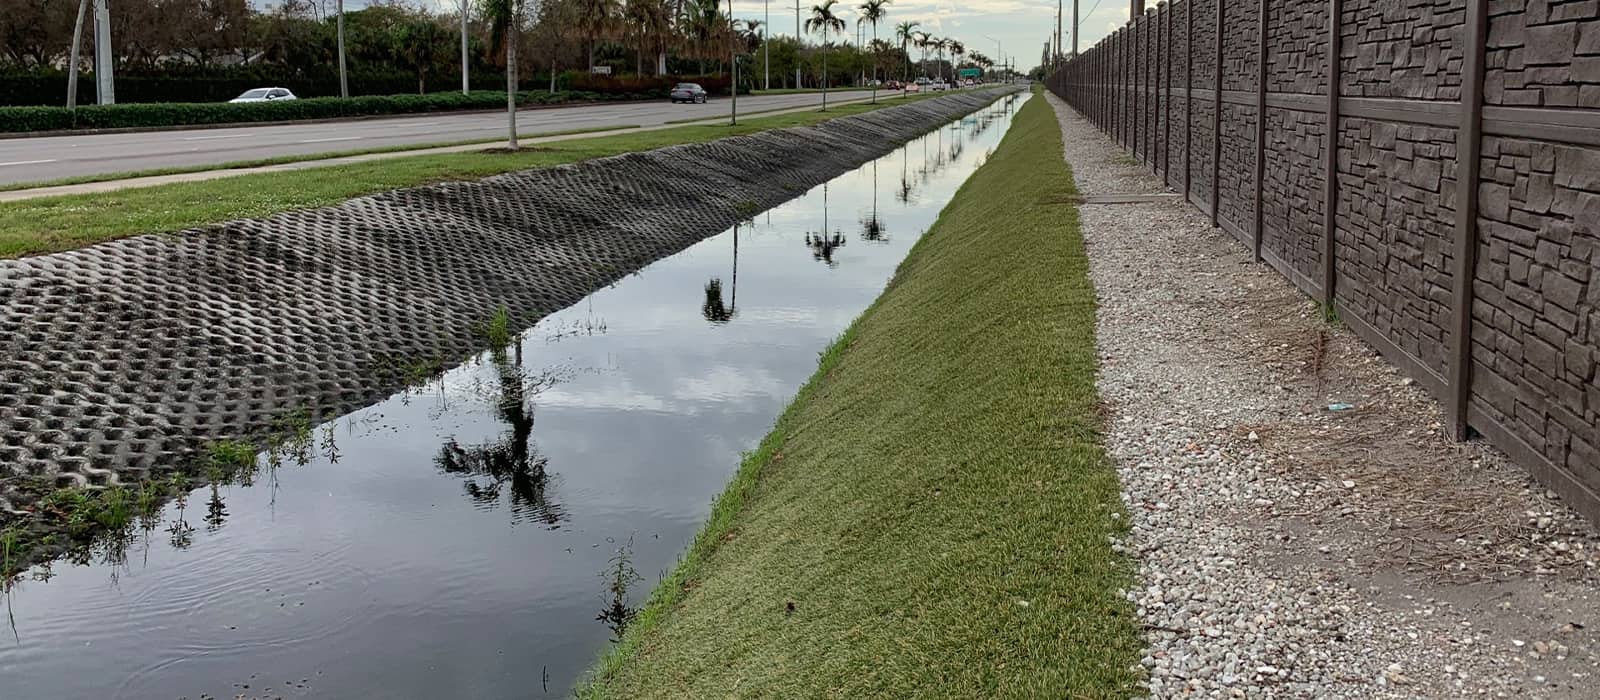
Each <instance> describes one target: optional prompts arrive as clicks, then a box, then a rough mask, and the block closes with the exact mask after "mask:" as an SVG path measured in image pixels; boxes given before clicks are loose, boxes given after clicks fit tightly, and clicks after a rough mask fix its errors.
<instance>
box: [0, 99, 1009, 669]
mask: <svg viewBox="0 0 1600 700" xmlns="http://www.w3.org/2000/svg"><path fill="white" fill-rule="evenodd" d="M1026 99H1028V98H1027V96H1025V95H1018V96H1012V97H1008V98H1004V99H1002V100H1001V101H1000V102H997V103H995V104H994V105H991V106H990V107H987V108H985V109H983V110H981V111H979V112H978V113H976V114H973V115H970V116H968V117H965V118H963V119H961V120H958V121H956V122H953V123H951V124H949V125H947V126H945V127H944V128H941V129H939V130H938V131H936V132H934V133H930V134H928V135H927V136H925V137H922V138H919V139H917V140H915V141H912V142H910V143H909V144H906V145H905V147H903V148H901V149H899V150H898V151H896V152H894V153H893V154H891V155H888V156H885V157H884V158H881V159H879V160H877V161H874V162H871V163H868V164H866V165H864V166H862V167H861V168H859V169H857V170H855V171H852V172H850V173H846V174H844V175H841V176H839V177H838V178H835V179H834V180H832V181H831V182H829V183H828V184H826V185H823V186H820V187H817V188H816V189H813V190H812V191H810V192H808V193H806V194H805V195H804V196H801V197H799V198H796V199H794V200H792V201H790V202H788V203H786V204H783V205H781V206H779V207H776V208H774V209H772V210H770V211H767V212H763V213H761V214H758V215H756V216H755V218H754V219H753V220H751V221H748V222H746V223H744V224H742V225H740V226H738V227H736V228H734V229H733V230H730V231H727V232H724V233H722V234H719V235H717V236H713V237H711V238H708V239H706V240H704V241H702V242H700V243H698V244H696V245H694V246H692V247H690V248H688V249H687V250H684V251H683V252H681V253H679V254H677V255H674V256H672V257H670V258H667V259H664V260H661V261H659V262H656V263H654V264H652V265H650V266H649V267H647V268H645V269H643V270H641V271H640V272H638V273H636V274H634V275H630V276H628V277H626V278H624V279H622V280H621V281H619V282H617V283H616V284H614V285H612V286H610V287H608V288H606V289H603V290H601V291H599V292H596V293H595V294H593V295H591V296H590V297H589V298H587V299H585V300H584V301H582V302H580V303H578V304H576V305H575V306H573V307H571V308H568V309H566V310H564V311H561V312H559V313H555V314H552V315H551V316H549V317H547V318H545V319H544V320H542V321H541V322H539V323H538V324H537V325H535V326H534V327H533V328H530V329H527V330H526V331H524V332H523V333H522V334H520V336H518V337H517V340H516V341H515V342H514V343H513V344H512V346H511V347H509V348H507V349H506V350H504V351H502V352H496V353H485V354H484V355H483V356H481V357H479V358H476V359H475V360H473V361H472V362H468V363H466V364H464V365H462V366H460V367H457V368H454V369H452V370H450V371H448V372H446V373H444V374H443V375H442V376H438V377H433V378H424V379H422V380H421V381H419V382H418V384H417V385H416V386H415V387H413V388H412V389H411V390H409V391H406V392H403V393H401V394H397V395H395V396H393V397H390V398H389V399H387V400H385V401H383V402H381V403H378V404H376V405H373V406H371V407H368V408H366V409H363V410H360V411H356V412H354V413H351V414H349V415H347V416H344V417H341V418H339V419H338V420H334V421H331V422H329V423H326V424H324V425H321V426H317V427H316V428H315V429H314V430H313V431H312V433H311V436H310V439H309V440H308V441H306V442H305V443H303V444H302V445H300V447H301V448H303V452H304V453H305V454H303V455H302V457H303V459H301V460H298V461H297V460H292V459H291V460H287V461H286V462H285V463H284V464H283V465H282V466H279V467H276V468H271V467H270V466H268V467H266V468H264V469H263V470H262V471H261V472H260V473H259V474H257V476H256V477H255V479H254V481H253V483H251V484H250V485H248V486H243V485H233V486H223V487H220V488H216V489H211V488H205V489H200V490H198V491H195V492H193V493H191V494H190V495H189V496H188V497H187V498H186V499H183V500H182V501H181V502H174V503H171V504H169V505H168V506H167V507H166V508H165V509H164V510H163V511H162V513H161V515H160V517H159V519H152V520H149V521H147V522H145V523H144V524H143V526H142V527H139V528H135V530H134V531H133V533H132V536H131V537H129V538H125V539H124V540H122V541H120V542H112V543H108V544H106V545H102V546H100V547H98V548H97V549H96V550H95V551H94V552H93V553H92V555H91V556H88V557H84V558H81V559H84V560H81V561H79V562H69V561H61V562H57V563H55V564H54V565H53V566H52V567H50V568H49V569H48V570H44V569H36V570H35V571H34V572H32V573H33V575H32V576H31V577H29V578H25V579H24V580H23V581H22V582H21V583H20V584H18V585H17V586H15V587H14V588H13V590H12V591H11V592H10V594H9V595H8V596H7V597H6V598H7V599H6V601H5V603H6V608H7V610H6V617H5V619H4V624H3V625H0V698H3V699H5V700H10V699H12V698H112V697H119V698H120V697H126V698H202V697H212V698H234V697H241V696H242V697H246V698H255V697H264V698H275V697H337V698H362V697H373V698H393V697H417V698H469V697H470V698H476V697H484V698H502V697H570V695H571V688H572V687H573V685H574V684H575V683H576V682H577V681H578V680H579V679H580V678H581V677H582V674H583V673H584V672H585V671H586V670H587V669H588V668H589V666H590V665H591V664H592V663H593V661H594V660H595V658H597V656H598V655H599V654H600V653H601V652H603V651H604V648H605V647H606V645H607V644H608V643H609V642H610V640H611V639H612V637H613V629H612V627H613V624H612V622H611V621H610V620H609V619H608V618H611V617H612V615H607V614H606V613H607V612H608V611H609V612H615V611H616V609H617V606H618V605H619V604H620V605H621V606H623V607H627V606H631V605H637V604H639V603H640V602H641V601H642V600H643V598H644V597H645V596H646V595H647V593H648V591H649V589H650V587H651V586H652V585H653V584H654V583H655V581H656V580H657V579H658V577H659V576H660V575H661V574H662V573H663V572H664V571H666V570H667V569H669V568H670V567H671V566H672V565H673V564H674V562H675V561H676V559H677V557H678V556H679V554H680V553H681V552H682V551H683V549H684V548H685V547H686V546H687V544H688V542H689V541H690V539H692V538H693V536H694V533H695V532H696V531H697V530H698V529H699V527H700V524H701V522H702V521H703V520H704V518H705V516H706V515H707V513H708V512H709V508H710V504H711V501H712V499H713V498H714V497H715V496H716V494H717V493H718V492H719V491H720V490H721V489H722V487H723V485H724V484H725V483H726V481H727V480H728V478H729V477H730V476H731V475H732V473H733V471H734V469H735V468H736V467H737V466H738V464H739V459H740V455H741V453H742V452H744V451H747V450H749V449H751V448H753V447H754V446H755V445H756V443H757V442H759V441H760V439H761V437H762V436H763V435H764V434H765V433H766V432H767V430H768V429H769V428H770V427H771V425H772V422H773V420H775V419H776V417H777V415H778V414H779V412H780V411H782V409H783V407H784V405H785V403H786V402H787V401H788V400H789V399H790V398H791V397H792V396H793V395H794V392H795V391H796V390H797V389H798V388H799V387H800V385H801V384H802V383H803V382H804V381H805V380H806V378H807V377H809V376H810V375H811V373H812V371H813V370H814V369H815V367H816V359H817V355H818V353H819V352H820V351H821V350H822V349H823V348H824V347H826V346H827V344H828V343H829V342H830V341H831V340H832V339H834V338H835V337H837V336H838V335H839V333H841V332H842V331H843V330H844V329H845V327H846V326H847V325H848V324H849V323H850V322H851V321H852V320H853V319H854V318H855V317H856V316H857V315H858V314H860V313H861V311H862V310H863V309H865V308H866V307H867V305H868V304H870V303H871V302H872V300H873V299H874V298H876V297H877V295H878V294H879V293H880V292H881V291H882V289H883V286H884V284H885V283H886V282H888V280H889V278H890V276H891V275H892V274H893V272H894V269H895V267H896V266H897V265H898V264H899V263H900V261H901V260H902V259H903V258H904V257H905V255H906V252H907V251H908V250H910V248H911V246H912V244H913V243H915V242H916V240H917V238H918V237H919V236H920V235H921V234H922V233H923V231H924V230H926V228H927V227H928V225H929V224H930V223H932V221H933V220H934V219H935V218H936V217H937V215H938V213H939V210H940V209H941V208H942V207H943V206H944V205H945V203H946V202H948V201H949V199H950V197H951V196H952V195H953V194H954V193H955V191H956V189H957V188H958V187H960V185H961V183H962V182H963V181H964V180H966V178H967V176H968V175H970V174H971V173H972V171H973V170H974V169H975V168H976V167H977V166H978V165H979V164H981V163H982V162H983V160H984V158H985V157H986V156H987V154H988V153H989V152H990V151H991V150H992V149H993V147H994V146H995V145H996V144H998V142H999V140H1000V138H1001V136H1002V135H1003V134H1004V132H1005V130H1006V128H1007V127H1008V126H1009V124H1010V119H1011V115H1012V114H1013V113H1014V112H1015V110H1016V108H1017V107H1018V106H1019V104H1020V102H1021V101H1023V100H1026ZM267 461H268V458H266V457H263V464H266V463H267ZM298 462H303V463H298ZM624 558H625V559H626V563H625V564H624V565H622V566H619V561H620V560H621V559H624ZM630 570H631V571H636V572H637V577H633V576H629V575H628V573H629V571H630ZM618 571H621V572H622V573H623V580H624V581H629V582H631V586H629V587H628V589H627V592H626V593H625V594H624V595H622V596H620V597H619V596H617V595H615V594H613V592H612V590H611V586H612V582H613V580H614V578H615V576H614V575H615V574H616V573H617V572H618Z"/></svg>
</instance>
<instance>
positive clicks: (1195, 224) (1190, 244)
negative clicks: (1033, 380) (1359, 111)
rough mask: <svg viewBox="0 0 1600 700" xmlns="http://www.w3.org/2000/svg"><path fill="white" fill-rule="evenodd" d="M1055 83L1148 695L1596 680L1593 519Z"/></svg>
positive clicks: (1558, 694) (1369, 692)
mask: <svg viewBox="0 0 1600 700" xmlns="http://www.w3.org/2000/svg"><path fill="white" fill-rule="evenodd" d="M1049 99H1050V100H1051V104H1052V105H1053V106H1054V107H1055V108H1056V111H1057V115H1058V117H1059V119H1060V121H1061V128H1062V133H1063V136H1064V142H1065V144H1066V146H1065V155H1066V159H1067V161H1068V163H1069V165H1070V166H1071V167H1072V169H1073V172H1074V176H1075V179H1076V181H1077V184H1078V188H1079V190H1080V191H1081V193H1082V194H1083V195H1084V196H1085V198H1086V201H1085V204H1083V205H1082V207H1081V221H1082V228H1083V233H1084V236H1085V239H1086V241H1087V246H1088V250H1089V258H1090V264H1091V275H1092V277H1093V280H1094V284H1095V287H1096V289H1097V293H1098V296H1099V299H1100V312H1099V317H1098V320H1097V325H1098V334H1097V342H1098V345H1099V353H1100V358H1101V375H1100V381H1099V386H1100V393H1101V396H1102V397H1103V399H1104V401H1105V404H1106V406H1107V409H1108V415H1107V419H1106V420H1107V426H1108V427H1107V430H1108V434H1107V436H1106V441H1107V449H1108V451H1109V452H1110V454H1111V456H1112V457H1113V458H1114V459H1115V461H1116V462H1117V466H1118V471H1119V474H1120V477H1121V481H1122V488H1123V498H1124V501H1125V503H1126V504H1127V507H1128V509H1129V511H1130V512H1131V513H1132V520H1133V522H1132V525H1133V529H1132V534H1131V538H1130V541H1128V542H1126V543H1124V546H1125V547H1126V548H1127V550H1128V551H1129V552H1130V553H1132V554H1133V556H1134V557H1135V558H1136V559H1137V562H1138V570H1139V582H1138V584H1137V587H1136V588H1135V590H1133V591H1131V592H1130V593H1129V598H1130V600H1132V601H1133V602H1134V603H1135V604H1136V605H1137V606H1138V608H1139V616H1140V618H1141V622H1142V623H1143V628H1144V630H1145V631H1146V642H1147V645H1148V646H1147V649H1146V651H1145V653H1144V655H1143V659H1142V663H1143V665H1144V666H1145V668H1146V670H1147V671H1148V672H1149V674H1150V677H1149V680H1148V683H1149V686H1148V687H1149V690H1150V692H1151V695H1153V696H1156V697H1187V696H1211V697H1317V698H1327V697H1345V698H1374V697H1439V698H1457V697H1464V696H1467V695H1473V696H1476V695H1479V694H1484V695H1488V696H1492V697H1504V696H1509V695H1518V696H1535V697H1544V698H1592V697H1594V683H1595V681H1596V676H1595V674H1596V673H1597V672H1600V668H1597V665H1596V664H1597V658H1600V656H1597V647H1596V637H1595V630H1596V625H1600V596H1597V593H1600V576H1597V572H1596V566H1597V564H1600V560H1597V558H1596V546H1597V544H1600V540H1597V539H1596V536H1595V531H1594V530H1593V529H1592V528H1591V527H1590V526H1589V525H1588V524H1587V523H1585V522H1584V521H1582V520H1580V519H1578V518H1577V517H1576V516H1575V515H1574V514H1573V513H1572V512H1571V511H1569V510H1567V509H1566V508H1564V507H1563V506H1562V505H1561V504H1559V503H1557V502H1555V501H1553V500H1551V498H1550V497H1549V496H1548V495H1547V494H1546V493H1545V492H1544V490H1543V489H1542V488H1538V487H1536V486H1535V485H1534V484H1533V482H1532V480H1531V479H1530V478H1529V477H1528V476H1527V475H1526V474H1525V473H1524V472H1522V471H1521V470H1520V469H1518V468H1516V467H1515V466H1512V465H1510V464H1509V463H1508V462H1507V461H1506V459H1505V458H1504V457H1503V456H1502V455H1500V454H1498V453H1496V452H1494V451H1493V450H1491V449H1490V448H1488V447H1486V446H1484V445H1482V444H1477V443H1469V444H1464V445H1463V444H1456V443H1453V442H1451V441H1450V440H1449V439H1448V438H1447V437H1446V435H1445V434H1444V431H1443V428H1442V422H1441V419H1440V415H1439V409H1438V406H1437V405H1436V404H1435V403H1434V402H1433V401H1432V400H1430V399H1429V398H1428V396H1427V395H1426V394H1425V393H1424V392H1423V390H1422V389H1421V388H1419V387H1417V386H1414V385H1412V383H1411V382H1410V381H1408V380H1405V379H1402V378H1401V375H1400V374H1399V373H1398V372H1397V371H1395V370H1394V369H1393V368H1391V367H1390V366H1388V365H1387V364H1386V363H1385V362H1384V361H1383V360H1381V359H1380V358H1379V357H1378V356H1377V355H1376V353H1374V352H1373V351H1372V350H1371V349H1370V348H1368V347H1367V346H1366V345H1364V344H1363V343H1362V342H1361V341H1360V340H1359V339H1357V338H1356V337H1355V336H1354V335H1353V334H1352V333H1351V332H1350V331H1349V330H1348V329H1346V328H1343V327H1341V326H1339V325H1337V324H1329V323H1326V322H1324V321H1323V320H1322V317H1321V314H1320V313H1319V312H1318V310H1317V307H1316V306H1315V304H1313V303H1312V302H1311V300H1309V299H1307V298H1306V297H1305V296H1303V295H1302V294H1300V293H1299V292H1298V291H1296V290H1295V289H1294V288H1293V287H1291V286H1290V284H1289V283H1288V282H1287V281H1285V280H1284V279H1282V278H1281V277H1279V276H1278V275H1277V274H1276V273H1275V272H1273V271H1272V270H1271V269H1270V268H1268V267H1267V266H1264V265H1259V264H1254V263H1252V262H1251V260H1250V256H1249V254H1248V251H1246V250H1245V249H1244V247H1243V246H1241V245H1240V244H1239V243H1238V242H1237V241H1235V240H1234V239H1232V238H1230V237H1228V236H1227V235H1226V234H1224V233H1223V232H1221V231H1220V230H1217V229H1213V228H1212V227H1211V226H1210V225H1209V223H1208V221H1207V219H1206V217H1205V215H1204V214H1202V213H1201V212H1200V211H1198V210H1196V209H1194V208H1193V207H1190V206H1188V205H1187V204H1184V203H1182V202H1181V201H1180V199H1179V198H1172V197H1170V196H1168V197H1141V196H1133V197H1123V198H1116V199H1113V198H1110V197H1109V195H1154V194H1158V193H1164V192H1166V191H1167V190H1166V189H1165V187H1164V186H1162V185H1161V184H1160V183H1159V182H1158V181H1157V180H1156V179H1155V178H1154V177H1153V176H1149V175H1147V174H1145V173H1144V172H1143V171H1142V170H1141V169H1140V168H1139V167H1138V166H1136V165H1133V164H1132V163H1131V161H1129V160H1128V159H1127V157H1126V156H1125V155H1124V154H1123V152H1122V151H1121V150H1120V149H1118V148H1117V147H1116V146H1115V145H1114V144H1113V143H1112V142H1111V141H1109V140H1108V139H1107V138H1106V137H1105V136H1104V135H1103V134H1101V133H1100V132H1098V131H1097V130H1096V129H1095V128H1094V127H1093V126H1092V125H1091V124H1090V123H1089V122H1087V121H1086V120H1084V119H1083V118H1082V117H1080V116H1079V115H1078V114H1077V113H1076V112H1073V111H1072V110H1071V109H1070V108H1068V107H1066V106H1065V104H1063V103H1062V102H1061V101H1060V100H1057V99H1056V98H1055V97H1053V96H1052V97H1050V98H1049ZM1097 196H1099V197H1103V198H1104V199H1102V200H1101V201H1119V200H1133V201H1132V202H1129V203H1105V204H1097V203H1094V202H1095V201H1096V197H1097ZM1332 404H1349V405H1350V406H1351V408H1348V409H1345V408H1342V407H1341V409H1340V410H1337V411H1330V410H1329V406H1330V405H1332Z"/></svg>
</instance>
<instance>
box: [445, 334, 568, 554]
mask: <svg viewBox="0 0 1600 700" xmlns="http://www.w3.org/2000/svg"><path fill="white" fill-rule="evenodd" d="M513 345H514V346H516V360H515V362H513V361H510V360H508V359H507V358H506V352H505V350H504V349H503V348H502V349H497V350H495V351H494V352H493V353H491V361H492V362H493V363H494V367H495V376H496V378H497V379H498V380H499V395H498V396H497V397H496V401H495V413H496V415H497V416H498V417H499V418H500V420H502V421H504V422H505V423H506V425H507V427H508V429H507V431H506V432H505V433H504V434H502V435H501V436H500V438H499V439H498V440H494V441H492V442H487V443H484V444H481V445H475V446H471V447H467V446H463V445H461V443H459V442H457V441H456V440H455V438H451V439H450V440H449V441H448V442H446V443H445V444H444V446H443V447H442V448H440V450H439V456H438V457H436V458H434V463H435V464H436V465H438V467H439V469H440V471H443V472H445V473H446V474H455V475H457V476H460V477H462V478H463V479H464V480H465V483H464V484H463V488H464V489H465V490H466V493H467V497H468V498H470V499H471V500H472V501H473V502H474V503H477V504H480V505H482V506H486V507H492V506H495V505H498V504H499V503H500V502H501V498H500V496H501V494H502V493H507V492H508V493H509V494H510V499H511V514H512V519H513V520H518V521H521V520H531V521H534V522H539V523H543V524H545V525H548V526H555V525H557V524H558V523H560V522H561V520H562V519H563V518H564V517H565V515H566V514H565V513H564V512H563V509H562V508H561V506H560V505H559V504H557V503H555V502H554V501H553V500H551V496H552V494H551V493H550V489H549V486H550V474H549V471H548V469H547V467H548V464H549V460H548V459H547V458H546V457H545V456H544V455H541V454H539V453H538V451H537V450H536V449H535V448H534V447H533V446H532V442H533V420H534V416H533V406H532V404H531V403H530V402H529V400H528V398H529V394H537V393H538V392H540V391H543V390H544V389H547V388H549V387H550V386H552V385H553V384H554V383H555V380H554V378H553V377H552V376H551V375H541V376H538V377H532V378H530V377H528V376H526V375H525V374H524V373H523V371H522V346H521V342H520V339H519V340H518V341H515V342H514V343H513Z"/></svg>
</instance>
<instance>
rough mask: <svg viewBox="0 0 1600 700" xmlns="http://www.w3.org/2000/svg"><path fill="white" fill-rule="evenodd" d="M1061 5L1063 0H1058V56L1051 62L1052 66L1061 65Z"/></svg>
mask: <svg viewBox="0 0 1600 700" xmlns="http://www.w3.org/2000/svg"><path fill="white" fill-rule="evenodd" d="M1073 1H1074V2H1076V1H1077V0H1073ZM1061 3H1062V0H1056V55H1055V56H1054V57H1053V60H1052V61H1051V62H1050V65H1052V66H1055V65H1060V64H1061Z"/></svg>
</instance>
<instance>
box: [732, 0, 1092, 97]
mask: <svg viewBox="0 0 1600 700" xmlns="http://www.w3.org/2000/svg"><path fill="white" fill-rule="evenodd" d="M1072 1H1073V2H1077V1H1078V0H1072ZM1074 7H1076V6H1074ZM771 28H772V0H761V89H762V90H771V89H772V47H771V46H770V45H769V42H768V41H767V34H768V31H769V30H770V29H771Z"/></svg>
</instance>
